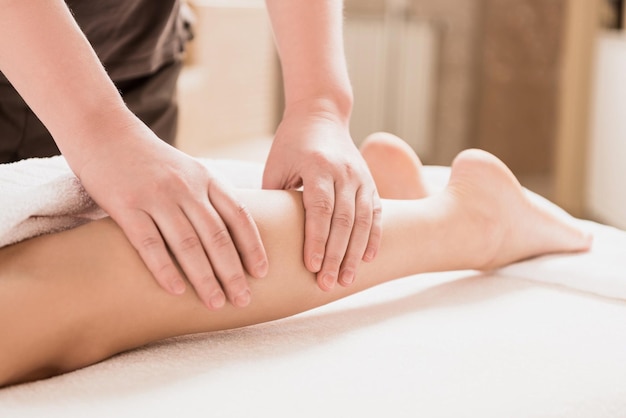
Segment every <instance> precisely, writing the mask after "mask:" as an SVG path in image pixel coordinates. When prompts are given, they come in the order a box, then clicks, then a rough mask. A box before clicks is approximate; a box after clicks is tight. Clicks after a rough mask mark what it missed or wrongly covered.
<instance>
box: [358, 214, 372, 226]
mask: <svg viewBox="0 0 626 418" xmlns="http://www.w3.org/2000/svg"><path fill="white" fill-rule="evenodd" d="M354 224H355V226H356V227H357V228H362V229H369V228H370V227H371V226H372V217H371V216H370V215H369V213H368V214H361V215H358V216H357V217H356V219H355V220H354Z"/></svg>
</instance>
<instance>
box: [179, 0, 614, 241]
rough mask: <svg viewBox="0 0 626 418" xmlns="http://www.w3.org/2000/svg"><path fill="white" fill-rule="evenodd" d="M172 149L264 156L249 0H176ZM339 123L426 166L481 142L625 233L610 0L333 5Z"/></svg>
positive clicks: (263, 83)
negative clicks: (340, 49) (179, 7)
mask: <svg viewBox="0 0 626 418" xmlns="http://www.w3.org/2000/svg"><path fill="white" fill-rule="evenodd" d="M187 3H188V4H189V6H190V8H191V9H192V10H193V14H194V16H195V39H194V40H193V41H192V44H191V45H190V48H189V51H188V54H187V65H186V67H185V69H184V71H183V75H182V77H181V79H180V84H179V95H180V96H179V97H180V106H181V119H180V127H179V129H180V132H179V142H178V146H179V148H181V149H183V150H184V151H186V152H188V153H190V154H192V155H195V156H201V157H211V158H237V159H244V160H252V161H261V162H262V161H264V159H265V157H266V155H267V152H268V150H269V147H270V145H271V141H272V135H273V132H274V130H275V128H276V126H277V124H278V122H279V120H280V115H281V112H282V89H281V78H280V77H281V76H280V65H279V62H278V58H277V55H276V51H275V48H274V44H273V39H272V33H271V27H270V25H269V22H268V18H267V13H266V10H265V5H264V2H263V1H262V0H230V1H225V0H222V1H219V0H188V1H187ZM344 4H345V24H344V38H345V48H346V58H347V62H348V68H349V72H350V77H351V81H352V84H353V88H354V94H355V104H354V112H353V117H352V122H351V132H352V136H353V139H354V140H355V142H357V143H359V142H360V141H361V140H362V139H363V138H364V137H365V136H367V135H368V134H369V133H372V132H375V131H388V132H392V133H394V134H396V135H398V136H400V137H402V138H403V139H405V140H406V141H407V142H408V143H409V144H410V145H411V146H412V147H413V148H414V149H415V150H416V152H417V153H418V154H419V156H420V158H421V159H422V161H423V162H424V163H425V164H433V165H449V164H450V163H451V161H452V159H453V158H454V156H455V155H456V154H457V153H458V152H459V151H461V150H463V149H466V148H471V147H476V148H481V149H485V150H487V151H490V152H491V153H493V154H495V155H496V156H498V157H499V158H500V159H502V160H503V161H504V162H505V163H506V164H507V165H508V166H509V167H510V168H511V169H512V170H513V172H514V173H515V174H516V175H517V176H518V178H519V179H520V181H521V182H522V184H523V185H525V186H526V187H528V188H530V189H531V190H533V191H536V192H537V193H540V194H542V195H543V196H545V197H547V198H549V199H551V200H553V201H554V202H556V203H557V204H559V205H561V206H562V207H563V208H565V209H566V210H567V211H569V212H570V213H572V214H573V215H575V216H578V217H583V218H589V219H594V220H597V221H600V222H603V223H608V224H612V225H615V226H617V227H620V228H622V229H626V193H625V192H624V190H623V187H622V182H623V180H626V82H625V80H624V79H625V78H626V32H625V31H624V30H623V27H624V24H623V22H624V12H625V11H624V7H623V5H622V0H346V1H345V2H344Z"/></svg>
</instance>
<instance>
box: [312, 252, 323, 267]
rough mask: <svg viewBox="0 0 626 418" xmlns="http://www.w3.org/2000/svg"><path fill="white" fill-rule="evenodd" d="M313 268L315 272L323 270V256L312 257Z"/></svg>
mask: <svg viewBox="0 0 626 418" xmlns="http://www.w3.org/2000/svg"><path fill="white" fill-rule="evenodd" d="M311 267H313V270H315V271H320V269H321V268H322V256H321V255H319V254H315V255H314V256H313V257H311Z"/></svg>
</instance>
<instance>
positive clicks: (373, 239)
mask: <svg viewBox="0 0 626 418" xmlns="http://www.w3.org/2000/svg"><path fill="white" fill-rule="evenodd" d="M372 202H373V205H374V206H373V207H372V228H371V230H370V236H369V241H368V242H367V248H366V249H365V254H363V261H366V262H370V261H373V260H374V258H376V255H377V254H378V249H379V248H380V242H381V240H382V237H383V216H382V213H383V205H382V203H381V202H380V196H379V195H378V192H377V191H374V195H373V199H372Z"/></svg>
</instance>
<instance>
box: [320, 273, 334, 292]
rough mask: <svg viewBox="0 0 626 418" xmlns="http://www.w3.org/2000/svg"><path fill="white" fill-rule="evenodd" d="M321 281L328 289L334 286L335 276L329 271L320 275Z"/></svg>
mask: <svg viewBox="0 0 626 418" xmlns="http://www.w3.org/2000/svg"><path fill="white" fill-rule="evenodd" d="M322 282H323V283H324V285H325V286H326V287H327V288H328V289H332V288H333V287H334V286H335V277H334V276H333V275H332V274H330V273H326V274H324V276H323V277H322Z"/></svg>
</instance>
